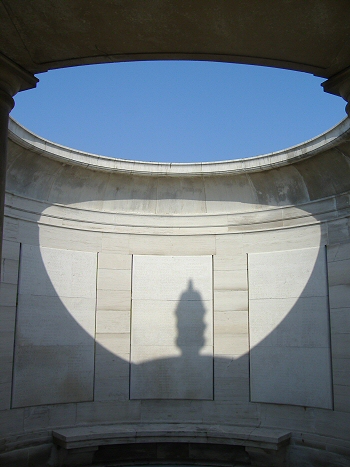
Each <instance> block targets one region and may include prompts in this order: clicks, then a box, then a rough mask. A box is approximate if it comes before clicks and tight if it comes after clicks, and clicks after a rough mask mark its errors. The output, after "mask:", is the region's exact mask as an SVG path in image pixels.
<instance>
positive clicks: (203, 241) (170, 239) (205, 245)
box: [129, 235, 215, 256]
mask: <svg viewBox="0 0 350 467" xmlns="http://www.w3.org/2000/svg"><path fill="white" fill-rule="evenodd" d="M129 248H130V250H129V252H130V253H131V254H134V255H168V254H169V252H171V254H172V255H174V256H175V255H176V256H186V255H200V256H201V255H213V254H215V236H214V235H201V236H198V235H196V236H181V235H179V236H170V235H169V236H152V237H151V236H148V235H130V244H129Z"/></svg>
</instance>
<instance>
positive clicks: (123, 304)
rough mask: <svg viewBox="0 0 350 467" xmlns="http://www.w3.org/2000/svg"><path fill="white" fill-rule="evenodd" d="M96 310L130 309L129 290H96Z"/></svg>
mask: <svg viewBox="0 0 350 467" xmlns="http://www.w3.org/2000/svg"><path fill="white" fill-rule="evenodd" d="M96 308H97V309H98V310H104V311H105V310H111V311H115V312H117V311H126V310H130V309H131V291H130V290H101V289H97V306H96Z"/></svg>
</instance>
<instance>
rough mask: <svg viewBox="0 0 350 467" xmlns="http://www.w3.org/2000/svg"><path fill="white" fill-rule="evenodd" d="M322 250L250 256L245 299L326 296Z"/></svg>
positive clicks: (324, 260) (324, 261) (302, 250)
mask: <svg viewBox="0 0 350 467" xmlns="http://www.w3.org/2000/svg"><path fill="white" fill-rule="evenodd" d="M325 265H326V257H325V248H321V249H319V248H305V249H301V250H291V251H287V250H286V251H275V252H268V253H257V254H250V255H249V256H248V268H249V299H250V300H254V299H259V298H265V299H271V298H292V297H295V298H299V297H319V296H325V295H327V275H326V267H325Z"/></svg>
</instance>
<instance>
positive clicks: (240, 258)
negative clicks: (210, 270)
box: [214, 253, 248, 272]
mask: <svg viewBox="0 0 350 467" xmlns="http://www.w3.org/2000/svg"><path fill="white" fill-rule="evenodd" d="M247 269H248V268H247V255H246V254H245V253H242V254H239V255H222V254H220V255H219V254H216V255H215V256H214V272H215V271H242V270H244V271H247Z"/></svg>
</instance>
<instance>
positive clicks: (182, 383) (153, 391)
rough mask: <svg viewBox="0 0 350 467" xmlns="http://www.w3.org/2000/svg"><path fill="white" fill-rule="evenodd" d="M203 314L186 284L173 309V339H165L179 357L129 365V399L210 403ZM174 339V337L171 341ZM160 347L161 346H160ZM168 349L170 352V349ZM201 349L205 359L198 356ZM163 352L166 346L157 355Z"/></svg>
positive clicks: (210, 370) (208, 356)
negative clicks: (179, 352)
mask: <svg viewBox="0 0 350 467" xmlns="http://www.w3.org/2000/svg"><path fill="white" fill-rule="evenodd" d="M210 312H211V310H206V308H205V306H204V302H203V300H202V296H201V294H200V293H199V291H197V290H195V289H194V287H193V281H192V280H191V279H190V280H189V281H188V286H187V289H186V290H185V291H184V292H183V293H182V294H181V295H180V297H179V301H178V302H177V305H176V308H175V312H174V313H175V316H176V324H177V336H176V331H175V330H174V331H175V332H174V339H175V341H172V342H171V340H172V339H173V338H172V336H169V345H170V351H172V352H173V351H174V348H173V346H171V344H172V343H175V344H176V346H177V347H178V348H179V349H180V350H181V356H178V357H166V358H157V359H154V360H152V361H148V362H144V363H141V364H132V365H131V380H130V383H131V385H130V396H131V399H198V400H212V399H213V356H212V343H211V342H210V343H207V342H206V339H205V334H204V332H205V329H206V324H205V321H204V320H205V316H206V314H207V313H210ZM175 336H176V337H175ZM160 347H161V346H160ZM171 347H172V348H171ZM201 349H204V353H206V355H200V351H201ZM162 351H166V345H164V347H163V349H160V352H159V354H161V353H162Z"/></svg>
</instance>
